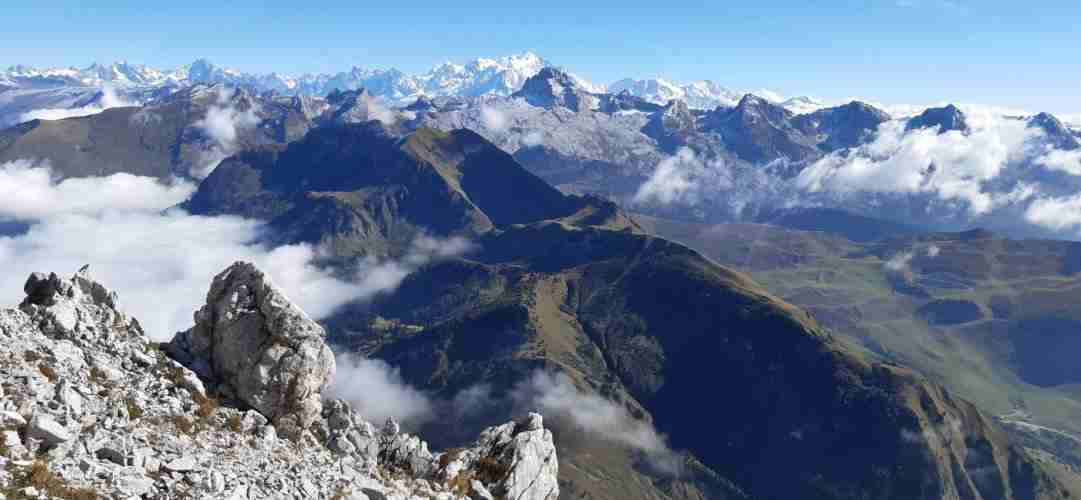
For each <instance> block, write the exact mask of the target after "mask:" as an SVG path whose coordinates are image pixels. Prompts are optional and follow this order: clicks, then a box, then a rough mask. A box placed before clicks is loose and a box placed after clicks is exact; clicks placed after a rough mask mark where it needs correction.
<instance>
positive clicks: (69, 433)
mask: <svg viewBox="0 0 1081 500" xmlns="http://www.w3.org/2000/svg"><path fill="white" fill-rule="evenodd" d="M26 292H27V298H26V299H25V300H24V301H23V303H22V304H21V305H20V306H19V308H18V309H0V498H89V499H93V498H147V499H149V498H154V499H157V498H213V499H216V498H223V499H224V498H228V499H255V498H349V499H371V498H381V499H394V500H397V499H403V500H404V499H407V498H433V499H441V500H450V499H456V498H496V497H492V496H491V493H494V494H496V495H500V494H505V495H508V496H506V498H520V499H530V500H532V499H538V500H539V499H544V500H554V499H555V498H556V496H557V495H558V487H556V458H555V448H554V445H553V443H552V435H551V433H550V432H549V431H547V430H545V429H544V428H543V427H541V426H540V423H541V419H540V417H539V416H530V418H529V419H528V420H527V421H524V422H522V423H513V422H512V423H509V424H505V425H502V426H497V427H493V428H491V429H488V430H485V431H484V432H483V433H482V434H481V438H480V440H479V441H478V442H477V443H476V444H474V445H471V446H467V447H466V448H463V449H461V450H454V451H450V452H442V453H441V452H433V451H432V450H430V449H429V447H428V445H427V444H426V443H425V442H424V441H422V440H421V439H420V438H419V437H417V436H414V435H411V434H408V433H405V432H401V430H400V428H399V426H398V425H397V423H396V422H394V421H390V422H388V423H387V425H385V426H384V427H383V428H382V429H377V428H376V427H375V426H373V425H372V424H371V423H368V422H366V421H364V419H363V418H361V417H360V415H359V414H358V413H356V412H355V411H354V410H353V409H352V408H351V407H350V405H349V404H348V403H347V402H345V401H341V400H334V401H329V402H328V403H326V404H325V405H323V404H321V403H320V399H321V398H322V396H323V395H322V394H321V393H320V390H321V389H322V386H323V384H324V383H325V382H326V380H327V378H329V377H330V375H331V373H332V367H333V357H332V356H331V355H330V353H329V351H327V350H326V345H325V344H324V343H323V341H322V330H321V329H319V327H318V326H317V325H315V324H314V323H312V322H311V320H310V319H308V318H307V316H306V315H304V313H303V312H302V311H301V310H300V309H298V308H297V307H296V306H295V305H293V304H292V303H290V302H289V301H288V300H287V299H286V298H285V296H284V295H282V294H281V292H280V291H279V290H278V289H276V288H275V287H274V286H273V284H271V283H270V281H269V280H268V279H267V277H266V276H265V275H264V274H263V273H261V272H260V271H259V270H258V269H255V268H254V267H253V266H251V265H250V264H244V263H238V264H235V265H233V266H231V267H230V268H229V269H227V270H226V271H225V272H223V273H222V274H220V275H219V276H218V277H217V278H216V279H215V281H214V283H213V285H212V286H211V293H210V294H209V298H208V304H207V306H205V307H203V308H202V309H200V311H199V312H198V313H196V321H197V325H196V327H194V328H192V330H189V331H187V332H183V333H181V334H179V335H178V336H177V341H176V342H174V343H173V347H184V348H185V349H186V350H183V351H179V352H183V353H187V354H188V355H189V358H187V361H189V362H190V363H191V364H192V365H193V366H199V368H200V371H201V372H202V373H209V374H210V375H211V377H208V378H205V379H203V380H200V378H199V377H197V376H196V373H195V372H193V371H191V370H189V369H188V368H187V367H185V366H184V365H181V364H179V363H177V362H176V361H174V360H172V359H170V358H169V357H168V356H167V355H166V354H165V353H164V352H162V351H160V350H158V349H156V348H155V346H154V344H152V343H151V342H150V341H149V339H147V338H146V337H145V336H144V335H143V332H142V330H141V328H139V326H138V322H137V321H135V319H133V318H131V317H130V316H127V315H125V314H124V313H122V312H120V311H119V310H118V309H117V303H118V300H117V296H116V294H114V293H112V292H110V291H109V290H107V289H106V288H105V287H104V286H102V285H101V284H99V283H97V282H95V281H94V280H92V279H90V277H89V276H88V275H87V274H85V273H80V274H77V275H75V276H74V277H72V278H69V279H61V278H60V277H58V276H57V275H55V274H50V275H46V274H34V275H32V276H31V277H30V279H29V280H28V281H27V286H26ZM260 336H262V337H261V338H262V339H263V341H264V343H258V342H255V341H254V339H256V338H260ZM242 340H243V341H244V342H240V341H242ZM238 342H240V343H238ZM245 342H246V343H245ZM194 345H199V346H202V349H192V348H191V347H192V346H194ZM245 346H247V347H253V348H255V349H256V350H255V351H246V350H244V347H245ZM275 346H277V347H275ZM194 354H199V356H200V357H196V356H195V355H194ZM204 356H205V357H204ZM253 359H254V360H257V361H258V360H261V361H263V364H257V365H256V368H254V369H255V370H257V371H258V370H262V371H264V372H265V373H266V375H265V377H266V380H265V381H266V382H267V384H266V385H260V384H261V383H262V382H263V381H264V380H263V379H262V378H261V377H262V376H256V375H255V374H252V373H249V372H246V371H245V370H244V367H249V364H248V363H249V362H250V361H251V360H253ZM238 367H239V368H238ZM275 380H277V381H291V382H285V383H283V384H281V385H280V387H272V385H273V381H275ZM222 391H225V392H228V391H233V394H232V395H229V394H223V392H222ZM241 395H245V396H247V399H242V398H241ZM233 397H235V399H232V398H233ZM249 407H250V408H249ZM313 411H314V413H312V412H313ZM264 412H266V415H267V416H273V417H274V418H273V419H271V418H267V416H264ZM305 423H306V426H305V427H304V429H303V430H302V431H301V432H299V433H297V434H296V435H295V436H291V437H293V439H283V437H284V436H281V434H285V432H286V431H287V428H288V427H291V426H293V427H300V426H304V425H305ZM450 464H454V465H453V471H454V474H448V466H449V465H450ZM498 492H505V493H498ZM485 495H488V496H485Z"/></svg>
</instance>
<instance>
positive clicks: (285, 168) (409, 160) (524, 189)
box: [185, 121, 629, 256]
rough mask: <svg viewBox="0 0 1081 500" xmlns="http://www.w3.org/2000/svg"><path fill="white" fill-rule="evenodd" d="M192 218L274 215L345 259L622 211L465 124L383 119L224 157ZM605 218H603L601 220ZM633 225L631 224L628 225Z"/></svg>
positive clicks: (275, 221) (284, 227)
mask: <svg viewBox="0 0 1081 500" xmlns="http://www.w3.org/2000/svg"><path fill="white" fill-rule="evenodd" d="M185 208H187V209H188V210H190V211H191V212H192V213H195V214H204V215H217V214H232V215H243V216H246V217H254V218H261V219H268V220H269V221H270V223H271V226H272V227H274V228H276V229H277V230H278V231H279V232H280V234H279V236H280V237H281V238H283V239H285V240H288V241H305V242H310V243H321V244H323V245H325V246H326V248H328V249H330V250H331V251H332V253H333V254H335V255H338V256H348V255H357V254H361V255H369V254H371V255H388V254H397V253H398V252H399V251H404V249H406V248H407V247H408V245H409V243H410V242H411V241H412V240H413V239H414V238H415V237H416V236H418V235H420V234H422V233H431V234H434V235H439V236H451V235H460V236H475V235H478V234H482V233H484V232H486V231H489V230H491V229H492V228H494V227H497V226H505V225H510V224H520V223H525V222H532V221H537V220H544V219H556V218H561V217H569V216H574V215H576V214H577V215H578V216H579V217H580V219H581V220H585V219H589V218H590V217H588V214H586V213H584V212H581V211H583V210H585V209H587V208H588V209H589V210H590V212H589V213H590V214H592V215H594V216H595V217H593V218H592V219H593V220H594V222H597V223H600V224H605V223H608V222H611V221H609V220H603V219H604V218H603V217H600V212H602V211H607V212H608V213H609V215H610V216H611V217H614V218H618V217H620V215H619V214H618V209H615V208H614V206H610V203H607V202H603V201H602V200H599V199H596V198H581V197H572V196H566V195H564V194H562V193H560V192H559V191H558V190H556V189H555V188H553V187H551V186H549V185H548V184H546V183H545V182H544V181H542V180H540V178H538V177H536V176H534V175H533V174H530V173H529V172H527V171H526V170H525V169H523V168H522V167H521V166H519V165H518V164H517V162H515V161H514V159H513V158H511V157H510V155H508V154H506V153H504V152H503V151H501V150H500V149H498V148H496V147H495V146H493V145H492V144H491V143H489V142H488V141H485V140H484V139H483V138H481V137H480V136H478V135H477V134H475V133H473V132H470V131H467V130H456V131H452V132H439V131H436V130H432V129H421V130H418V131H417V132H416V133H414V134H412V135H409V136H407V137H404V138H402V137H398V136H396V135H392V134H390V133H388V132H387V131H386V129H385V128H384V127H383V126H382V125H381V124H380V123H379V122H375V121H372V122H366V123H359V124H341V125H327V126H323V127H319V128H317V129H315V130H313V131H312V132H311V133H309V134H308V135H307V136H305V137H304V139H302V140H300V141H297V142H294V143H292V144H290V145H289V146H288V147H280V146H278V147H269V148H264V149H260V150H253V151H247V152H244V153H241V154H238V155H236V156H235V157H233V158H230V159H228V160H226V161H225V162H223V163H222V164H221V165H220V166H219V167H218V168H217V169H216V170H215V171H214V173H213V174H211V175H210V177H208V178H207V179H206V180H205V181H204V182H203V183H202V184H201V185H200V187H199V190H198V191H197V192H196V193H195V195H194V196H193V197H192V198H191V200H190V201H188V202H187V203H186V204H185ZM598 217H600V218H598ZM622 223H623V224H626V223H629V220H628V221H624V222H622Z"/></svg>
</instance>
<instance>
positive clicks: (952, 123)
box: [905, 104, 970, 134]
mask: <svg viewBox="0 0 1081 500" xmlns="http://www.w3.org/2000/svg"><path fill="white" fill-rule="evenodd" d="M925 128H937V129H938V133H939V134H945V133H946V132H950V131H957V132H961V133H962V134H968V133H969V132H970V129H969V127H968V121H967V120H966V119H965V114H964V113H963V112H962V111H961V110H960V109H958V108H957V106H954V105H953V104H950V105H948V106H945V107H942V108H927V109H926V110H924V112H923V113H920V114H919V116H916V117H914V118H912V119H910V120H908V123H906V124H905V131H909V130H919V129H925Z"/></svg>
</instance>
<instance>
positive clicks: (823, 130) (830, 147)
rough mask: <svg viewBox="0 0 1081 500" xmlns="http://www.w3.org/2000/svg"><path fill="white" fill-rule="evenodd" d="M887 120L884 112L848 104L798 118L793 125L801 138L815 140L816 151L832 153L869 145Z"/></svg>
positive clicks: (859, 104) (856, 104)
mask: <svg viewBox="0 0 1081 500" xmlns="http://www.w3.org/2000/svg"><path fill="white" fill-rule="evenodd" d="M889 119H890V115H888V114H886V113H885V112H884V111H880V110H878V109H876V108H875V107H873V106H870V105H868V104H864V103H862V102H858V101H852V102H850V103H848V104H845V105H843V106H838V107H835V108H826V109H821V110H818V111H815V112H813V113H809V114H806V115H799V116H797V117H796V118H795V119H794V121H795V123H796V126H797V127H798V128H799V129H800V130H802V131H803V133H804V134H807V135H808V136H811V137H815V138H819V141H820V143H819V148H821V149H823V150H825V151H835V150H838V149H844V148H852V147H856V146H859V145H860V144H864V143H867V142H870V141H871V140H873V138H874V133H875V131H876V129H878V126H879V125H881V124H883V123H885V122H886V121H888V120H889Z"/></svg>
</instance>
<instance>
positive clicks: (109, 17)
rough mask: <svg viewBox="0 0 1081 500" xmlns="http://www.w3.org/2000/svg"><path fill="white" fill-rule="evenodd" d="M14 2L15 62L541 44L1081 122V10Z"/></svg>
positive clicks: (713, 73)
mask: <svg viewBox="0 0 1081 500" xmlns="http://www.w3.org/2000/svg"><path fill="white" fill-rule="evenodd" d="M4 3H5V5H4V6H3V8H2V14H0V19H2V20H3V22H2V26H3V30H0V47H3V50H2V51H0V65H3V66H7V65H9V64H16V63H24V64H30V65H35V66H68V65H78V66H83V65H86V64H88V63H90V62H93V61H100V62H110V61H113V60H119V59H126V60H129V61H131V62H136V63H145V64H150V65H154V66H161V67H175V66H179V65H183V64H186V63H188V62H191V61H192V60H193V59H195V58H197V57H208V58H210V59H211V60H212V61H214V62H215V63H217V64H219V65H223V66H229V67H234V68H237V69H241V70H245V71H253V72H268V71H279V72H284V73H301V72H316V71H338V70H343V69H347V68H348V67H351V66H353V65H359V66H373V67H386V66H394V67H397V68H399V69H401V70H403V71H407V72H413V71H422V70H425V69H427V68H429V67H431V66H432V65H434V64H436V63H439V62H442V61H445V60H452V61H465V60H468V59H471V58H474V57H478V56H499V55H506V54H511V53H518V52H521V51H524V50H532V51H535V52H537V53H538V54H540V55H541V56H543V57H545V58H547V59H549V60H550V61H552V62H553V63H556V64H558V65H561V66H564V67H566V68H568V69H570V70H572V71H574V72H576V73H579V74H581V75H582V76H585V77H587V78H589V79H591V80H594V81H597V82H600V83H610V82H611V81H612V80H615V79H617V78H620V77H624V76H632V77H645V76H655V75H663V76H667V77H670V78H673V79H677V80H691V79H713V80H715V81H718V82H720V83H722V84H725V85H729V86H732V87H736V88H758V87H766V88H771V89H775V90H778V91H780V92H782V93H784V94H786V95H796V94H809V95H814V96H818V97H822V98H826V99H831V100H833V99H841V98H845V97H853V96H858V97H865V98H873V99H877V100H880V101H884V102H889V103H929V102H937V101H943V100H950V101H960V102H968V103H986V104H1001V105H1008V106H1017V107H1024V108H1030V109H1033V110H1041V109H1047V110H1051V111H1058V112H1071V113H1077V112H1081V99H1079V98H1081V34H1079V32H1081V0H1028V1H1017V0H1010V1H1006V0H985V1H979V0H864V1H833V2H813V3H818V4H823V5H815V6H810V5H808V4H810V3H812V2H808V1H806V0H790V1H772V2H771V1H768V0H758V1H753V2H723V1H719V0H718V1H710V2H691V1H684V0H649V2H635V1H633V0H623V1H619V2H612V1H607V0H585V1H583V0H576V1H565V0H541V1H530V2H514V1H510V0H502V1H498V2H493V1H486V0H485V1H467V2H456V1H439V2H430V1H422V0H412V1H406V2H393V1H391V2H386V1H382V2H377V3H374V4H373V3H372V2H366V1H363V0H348V1H321V2H302V1H296V0H293V1H291V2H288V3H284V2H269V3H268V4H269V5H263V4H261V3H256V2H249V1H246V0H240V1H227V0H219V1H216V2H206V1H202V0H184V1H171V2H146V1H141V2H119V1H108V0H99V1H96V2H69V1H61V0H57V1H51V2H40V1H37V2H24V1H21V0H8V1H7V2H4ZM46 3H48V4H49V5H42V4H46ZM89 4H95V5H93V6H90V5H89ZM157 4H161V5H157Z"/></svg>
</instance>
